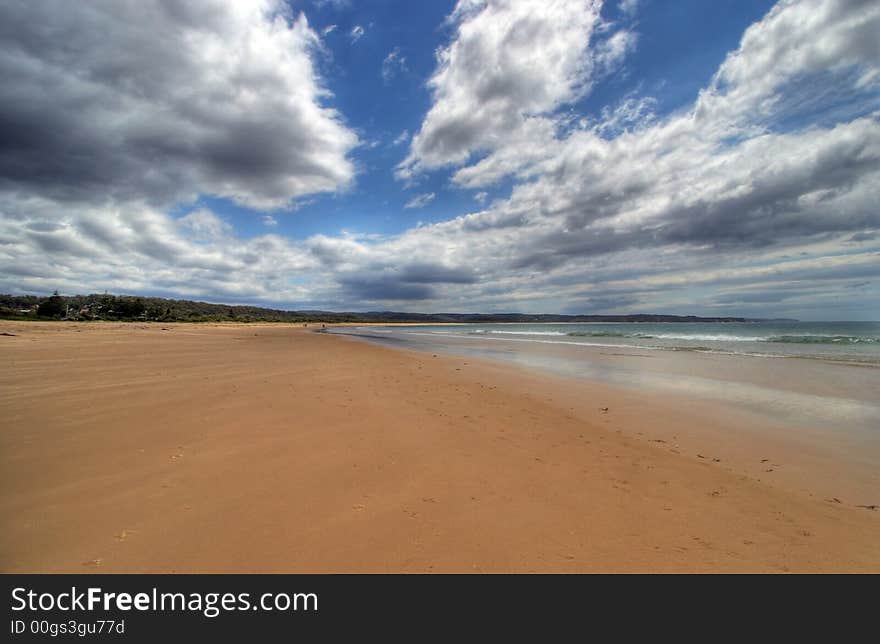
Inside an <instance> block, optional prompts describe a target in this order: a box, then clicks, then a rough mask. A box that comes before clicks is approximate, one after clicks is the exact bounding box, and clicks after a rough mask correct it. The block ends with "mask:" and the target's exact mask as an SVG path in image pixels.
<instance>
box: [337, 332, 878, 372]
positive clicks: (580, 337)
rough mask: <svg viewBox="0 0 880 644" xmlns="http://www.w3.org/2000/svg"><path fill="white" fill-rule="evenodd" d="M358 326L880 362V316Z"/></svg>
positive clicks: (475, 337) (463, 335) (477, 337)
mask: <svg viewBox="0 0 880 644" xmlns="http://www.w3.org/2000/svg"><path fill="white" fill-rule="evenodd" d="M353 330H354V331H355V332H356V333H357V334H358V335H380V336H381V335H389V334H393V335H395V336H398V337H400V336H403V337H405V336H419V335H422V336H424V335H428V336H437V337H443V336H446V337H452V338H470V339H473V340H495V339H498V340H502V339H503V340H508V341H517V342H532V343H553V344H575V345H586V346H595V347H607V348H621V349H641V350H667V351H697V352H710V353H730V354H738V355H746V356H759V357H780V358H816V359H823V360H832V361H843V362H856V363H866V364H878V365H880V322H787V321H779V322H777V321H767V322H714V323H690V322H665V323H633V322H629V323H585V324H584V323H564V324H461V325H443V326H435V325H424V326H389V327H355V328H354V329H347V331H348V332H351V331H353Z"/></svg>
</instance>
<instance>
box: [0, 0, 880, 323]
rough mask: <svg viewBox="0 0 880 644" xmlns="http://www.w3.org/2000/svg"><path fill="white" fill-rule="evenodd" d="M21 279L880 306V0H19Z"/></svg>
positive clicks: (3, 155)
mask: <svg viewBox="0 0 880 644" xmlns="http://www.w3.org/2000/svg"><path fill="white" fill-rule="evenodd" d="M0 24H2V25H3V26H2V27H0V72H2V73H3V74H4V77H5V78H7V79H8V81H7V82H6V83H4V84H3V86H2V87H0V137H2V138H0V140H2V141H3V145H2V146H0V290H2V291H6V292H16V293H22V292H23V293H46V292H51V291H52V290H54V289H56V288H57V289H59V290H61V291H62V292H67V293H74V292H76V293H84V292H100V291H105V290H107V291H111V292H117V293H119V292H122V293H139V294H153V295H163V296H171V297H185V298H193V299H203V300H207V301H214V302H228V303H251V304H258V305H266V306H276V307H282V308H323V309H328V310H366V309H369V310H375V309H396V310H408V311H444V310H445V311H524V312H566V313H635V312H655V313H682V314H700V315H745V316H755V317H798V318H801V319H827V318H829V317H833V318H838V319H840V318H848V319H878V318H880V286H878V281H877V276H878V273H880V271H878V266H880V212H878V209H877V206H876V204H877V203H880V187H878V186H880V126H878V120H880V46H878V44H877V43H878V39H877V38H876V34H877V33H878V31H880V6H878V5H877V3H870V2H860V1H858V0H781V1H780V2H775V3H774V2H766V1H757V0H756V1H751V2H749V1H742V0H740V1H734V0H718V1H716V2H703V1H698V0H681V1H678V2H661V1H660V0H606V1H604V2H603V1H601V0H556V1H555V2H543V1H540V0H456V1H442V2H441V1H432V2H417V3H416V2H396V1H392V0H387V1H381V2H380V1H378V0H375V1H370V2H355V1H353V0H351V1H348V0H302V1H291V2H288V1H286V0H240V1H238V2H230V1H227V0H192V1H190V2H183V1H182V0H181V1H179V2H178V1H176V0H167V1H166V2H158V1H152V0H145V1H144V2H141V3H136V4H124V3H109V4H108V3H101V2H97V1H95V2H92V1H91V0H84V1H83V2H81V3H70V4H65V5H63V6H61V7H59V6H58V5H57V4H56V3H52V2H50V1H49V0H34V1H33V2H28V3H19V4H5V5H4V6H3V7H0Z"/></svg>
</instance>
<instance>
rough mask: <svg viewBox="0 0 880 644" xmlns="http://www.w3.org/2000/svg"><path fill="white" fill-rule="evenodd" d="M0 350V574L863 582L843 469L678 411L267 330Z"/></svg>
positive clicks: (105, 332) (87, 339) (160, 333)
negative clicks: (637, 575) (833, 575)
mask: <svg viewBox="0 0 880 644" xmlns="http://www.w3.org/2000/svg"><path fill="white" fill-rule="evenodd" d="M0 333H9V334H12V335H4V336H0V360H2V365H3V370H2V372H0V457H2V468H0V485H2V488H0V522H2V533H0V570H2V571H3V572H90V571H91V572H172V571H175V572H530V571H535V572H593V571H601V572H641V571H645V572H660V571H662V572H713V571H719V572H720V571H737V572H745V571H748V572H765V571H766V572H786V571H793V572H807V571H871V572H880V511H876V510H871V509H869V508H866V507H858V506H859V505H873V504H876V503H880V499H878V500H876V501H872V502H868V501H866V499H868V498H869V496H868V495H869V494H870V493H871V490H870V489H864V482H861V483H860V482H859V481H855V482H853V481H849V480H847V477H846V466H847V463H845V462H843V463H840V466H841V467H839V468H837V470H836V471H837V474H836V476H837V477H838V480H835V478H834V476H835V475H832V473H831V471H830V470H829V469H827V468H825V467H824V466H822V467H819V466H817V467H816V468H815V469H811V468H810V459H809V455H804V454H798V453H794V450H795V448H793V447H791V446H790V445H788V444H786V443H784V442H782V443H779V445H777V446H776V449H775V451H774V452H773V453H772V454H771V453H763V452H765V451H766V449H768V445H769V444H767V443H760V442H759V443H757V444H754V443H753V442H752V441H746V444H743V442H737V441H733V440H730V441H728V442H727V443H725V442H724V441H721V440H720V439H717V440H716V438H717V437H718V436H720V435H722V434H723V432H715V433H714V434H713V433H702V432H701V431H700V428H701V427H702V426H703V425H706V426H709V425H712V426H713V427H715V428H718V427H720V426H725V427H728V428H729V431H728V433H727V434H726V435H728V436H730V435H731V433H730V432H733V431H734V430H735V429H736V428H737V426H739V425H740V424H742V423H746V422H748V423H754V419H753V418H749V417H748V416H745V415H743V416H739V415H737V414H736V413H733V412H730V413H728V412H727V411H725V412H724V413H722V414H719V412H718V409H717V408H714V409H713V408H712V407H711V406H707V405H705V404H702V403H698V402H694V401H691V400H688V399H687V398H681V399H677V400H676V399H673V398H671V397H670V396H668V395H663V396H660V395H657V394H655V393H652V392H650V391H646V392H643V393H642V394H641V395H639V397H638V399H634V397H633V394H632V392H631V391H627V390H624V389H623V388H616V387H613V386H610V385H607V384H601V383H590V384H589V385H585V384H584V383H583V382H581V381H575V380H571V379H564V378H559V377H553V376H548V375H544V374H539V373H535V372H530V371H524V370H516V369H512V368H510V367H503V366H499V365H496V364H492V363H484V362H479V361H476V360H473V359H467V358H461V357H452V356H448V357H445V356H442V355H438V356H437V357H434V356H433V355H431V354H424V353H416V352H410V351H398V350H393V349H389V348H384V347H378V346H373V345H369V344H367V343H364V342H361V341H357V340H352V339H348V338H345V337H334V336H329V335H325V334H315V333H310V332H309V331H308V330H305V329H302V327H294V326H289V325H233V324H224V325H184V324H178V325H168V324H166V325H163V324H109V323H93V324H77V323H14V322H0ZM719 416H721V417H719ZM757 429H759V428H757ZM757 429H756V428H755V427H754V426H752V427H750V428H749V430H750V432H751V433H757ZM713 436H714V437H716V438H711V439H710V438H709V437H713ZM688 437H691V438H688ZM700 441H702V443H700ZM698 444H699V446H698ZM698 450H699V451H698ZM765 458H766V459H767V461H766V462H765V461H763V460H762V459H765ZM842 458H844V457H842ZM795 462H796V463H800V464H801V465H800V468H801V469H802V470H804V471H803V473H802V475H801V478H802V479H803V480H802V481H801V482H802V483H803V484H797V483H798V480H799V479H798V478H797V477H795V478H794V479H791V478H789V479H783V478H780V479H777V478H775V477H774V474H775V473H776V471H774V472H768V471H767V470H778V471H782V470H784V469H785V468H786V467H789V465H788V464H789V463H795ZM774 464H775V465H776V466H775V467H774ZM841 471H842V472H843V473H841ZM837 489H840V490H844V491H842V492H839V493H838V494H834V493H833V490H837ZM820 490H822V491H823V492H820ZM824 490H832V492H829V493H828V494H827V495H826V494H824Z"/></svg>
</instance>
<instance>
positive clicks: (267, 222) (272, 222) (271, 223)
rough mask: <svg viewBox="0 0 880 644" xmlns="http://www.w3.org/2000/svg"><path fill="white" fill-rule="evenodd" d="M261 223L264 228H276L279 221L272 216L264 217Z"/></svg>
mask: <svg viewBox="0 0 880 644" xmlns="http://www.w3.org/2000/svg"><path fill="white" fill-rule="evenodd" d="M260 221H262V222H263V225H264V226H268V227H270V228H274V227H275V226H277V225H278V220H277V219H275V217H273V216H272V215H263V217H262V218H261V219H260Z"/></svg>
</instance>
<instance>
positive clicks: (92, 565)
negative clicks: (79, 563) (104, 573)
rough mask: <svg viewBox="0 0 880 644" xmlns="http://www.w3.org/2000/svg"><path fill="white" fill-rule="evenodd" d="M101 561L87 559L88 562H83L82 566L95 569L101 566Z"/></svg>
mask: <svg viewBox="0 0 880 644" xmlns="http://www.w3.org/2000/svg"><path fill="white" fill-rule="evenodd" d="M102 561H103V560H102V559H89V560H88V561H83V566H86V567H87V568H97V567H98V566H100V565H101V562H102Z"/></svg>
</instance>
